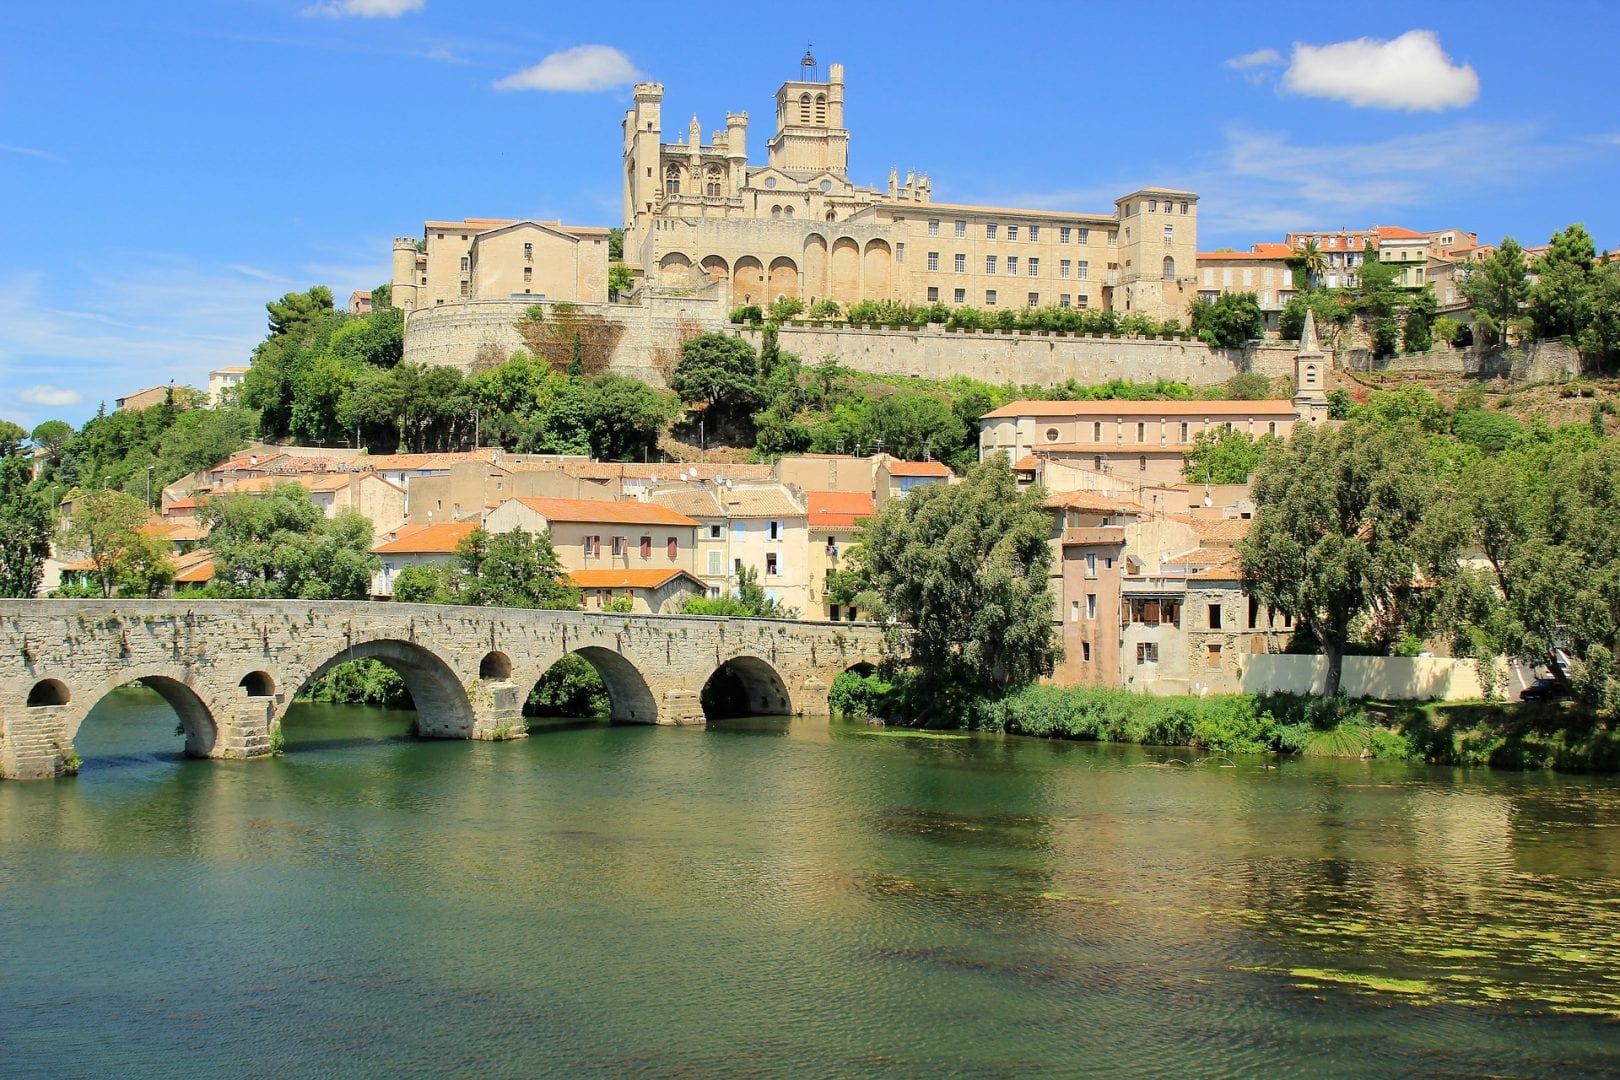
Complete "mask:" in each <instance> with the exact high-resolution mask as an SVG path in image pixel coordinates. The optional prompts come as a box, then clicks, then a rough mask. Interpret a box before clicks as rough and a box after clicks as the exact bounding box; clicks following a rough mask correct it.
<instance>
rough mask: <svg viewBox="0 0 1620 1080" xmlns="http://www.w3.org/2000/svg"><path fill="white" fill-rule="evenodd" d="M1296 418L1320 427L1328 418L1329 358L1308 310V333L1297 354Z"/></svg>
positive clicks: (1306, 325) (1313, 318)
mask: <svg viewBox="0 0 1620 1080" xmlns="http://www.w3.org/2000/svg"><path fill="white" fill-rule="evenodd" d="M1294 416H1295V417H1296V418H1298V420H1299V421H1300V422H1301V423H1309V424H1320V423H1321V422H1322V421H1323V420H1326V419H1327V418H1328V399H1327V354H1326V353H1324V352H1323V351H1322V346H1321V345H1320V344H1318V343H1317V340H1316V314H1315V313H1314V312H1312V311H1311V309H1310V308H1306V309H1305V329H1304V330H1302V331H1301V332H1300V335H1299V352H1297V353H1295V354H1294Z"/></svg>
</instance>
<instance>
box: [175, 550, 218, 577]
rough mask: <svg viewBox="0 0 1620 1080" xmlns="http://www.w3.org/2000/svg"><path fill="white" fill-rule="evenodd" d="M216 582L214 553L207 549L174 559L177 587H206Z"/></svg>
mask: <svg viewBox="0 0 1620 1080" xmlns="http://www.w3.org/2000/svg"><path fill="white" fill-rule="evenodd" d="M212 580H214V553H213V552H212V551H209V550H208V549H207V548H198V549H197V550H196V551H188V552H186V553H185V554H184V555H176V556H175V557H174V581H175V584H176V585H206V584H207V583H208V582H210V581H212Z"/></svg>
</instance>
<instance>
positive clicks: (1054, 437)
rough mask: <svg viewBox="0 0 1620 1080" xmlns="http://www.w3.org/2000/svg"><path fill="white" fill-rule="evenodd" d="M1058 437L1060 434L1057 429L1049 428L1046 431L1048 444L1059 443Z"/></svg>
mask: <svg viewBox="0 0 1620 1080" xmlns="http://www.w3.org/2000/svg"><path fill="white" fill-rule="evenodd" d="M1058 436H1059V432H1058V429H1057V428H1055V427H1049V428H1047V429H1046V441H1047V442H1057V441H1058Z"/></svg>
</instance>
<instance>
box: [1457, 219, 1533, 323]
mask: <svg viewBox="0 0 1620 1080" xmlns="http://www.w3.org/2000/svg"><path fill="white" fill-rule="evenodd" d="M1460 291H1461V292H1462V294H1463V296H1465V297H1467V299H1468V302H1469V303H1470V304H1471V305H1473V308H1474V327H1475V330H1476V331H1477V335H1478V336H1479V337H1481V338H1483V339H1484V341H1485V343H1487V344H1492V345H1497V344H1505V343H1506V341H1507V336H1508V333H1509V331H1515V332H1517V331H1520V330H1522V329H1523V328H1524V327H1525V326H1526V325H1527V323H1526V321H1525V317H1524V305H1525V301H1527V300H1528V299H1529V298H1530V277H1529V271H1528V270H1527V269H1526V267H1525V265H1524V249H1523V248H1521V247H1520V246H1519V245H1518V243H1517V242H1516V241H1515V240H1514V239H1513V237H1511V236H1508V237H1504V238H1503V240H1502V243H1501V244H1500V245H1499V246H1498V247H1497V249H1496V251H1495V252H1493V253H1492V254H1491V256H1490V257H1489V258H1488V259H1486V260H1485V261H1484V262H1482V263H1480V264H1479V265H1478V266H1475V267H1473V268H1472V269H1471V270H1470V271H1469V273H1468V276H1467V277H1465V278H1463V280H1462V284H1461V286H1460Z"/></svg>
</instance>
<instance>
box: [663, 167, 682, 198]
mask: <svg viewBox="0 0 1620 1080" xmlns="http://www.w3.org/2000/svg"><path fill="white" fill-rule="evenodd" d="M680 193H681V167H680V166H679V165H671V166H670V167H669V168H668V169H666V170H664V194H665V195H679V194H680Z"/></svg>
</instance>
